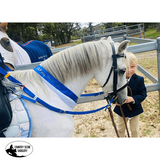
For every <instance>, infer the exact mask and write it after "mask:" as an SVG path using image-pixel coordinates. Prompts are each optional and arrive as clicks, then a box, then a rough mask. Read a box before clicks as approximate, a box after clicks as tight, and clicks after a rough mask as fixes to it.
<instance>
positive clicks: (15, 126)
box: [4, 93, 32, 138]
mask: <svg viewBox="0 0 160 160" xmlns="http://www.w3.org/2000/svg"><path fill="white" fill-rule="evenodd" d="M9 99H10V100H11V101H10V104H11V108H12V113H13V118H12V121H11V124H10V126H9V127H8V129H7V130H6V131H5V132H4V135H5V136H6V137H10V138H14V137H22V138H26V137H30V136H31V132H32V123H31V117H30V114H29V111H28V109H27V106H26V104H25V102H24V101H23V100H22V99H21V98H18V97H17V96H16V95H14V94H12V93H9Z"/></svg>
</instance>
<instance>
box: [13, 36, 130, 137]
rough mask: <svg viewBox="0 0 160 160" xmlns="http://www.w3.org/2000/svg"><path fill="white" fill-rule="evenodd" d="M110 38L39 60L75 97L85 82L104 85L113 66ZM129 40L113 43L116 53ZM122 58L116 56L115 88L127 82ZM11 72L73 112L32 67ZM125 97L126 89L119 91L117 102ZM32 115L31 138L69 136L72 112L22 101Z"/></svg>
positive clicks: (108, 88)
mask: <svg viewBox="0 0 160 160" xmlns="http://www.w3.org/2000/svg"><path fill="white" fill-rule="evenodd" d="M110 42H113V41H112V40H111V38H110V37H109V38H108V39H107V40H100V41H95V42H87V43H83V44H79V45H77V46H74V47H72V48H69V49H66V50H63V51H61V52H59V53H57V54H55V55H53V56H51V57H50V58H49V59H47V60H45V61H44V62H42V63H41V66H42V67H43V68H44V69H45V70H47V71H48V72H49V73H50V74H51V75H52V76H54V77H55V78H56V79H57V80H58V81H60V82H61V83H62V84H64V85H65V86H66V87H67V88H68V89H70V90H71V91H72V92H73V93H74V94H75V95H77V97H79V96H80V95H81V93H82V92H83V90H84V89H85V87H86V86H87V84H88V83H89V81H90V80H91V79H92V78H95V79H96V80H97V82H98V83H99V85H100V86H103V85H104V83H105V82H106V79H107V77H108V76H109V71H110V68H111V67H112V61H113V60H112V48H111V45H110ZM128 43H129V41H127V40H126V41H123V42H121V43H114V46H115V51H116V54H118V55H121V54H122V53H124V52H125V50H126V48H127V46H128ZM125 62H126V61H125V58H124V57H121V58H118V59H117V69H118V72H117V81H118V83H117V89H119V88H121V87H122V86H124V85H125V84H126V74H125V71H126V63H125ZM10 74H11V75H12V76H13V77H15V78H16V79H18V80H19V81H20V82H22V83H23V84H24V85H25V86H26V87H27V88H29V89H30V90H31V91H32V92H33V93H35V94H36V95H37V96H38V97H40V98H41V99H42V100H43V101H45V102H47V103H48V104H50V105H52V106H54V107H57V108H60V109H63V110H69V111H72V110H73V108H71V107H70V106H69V105H67V104H66V103H65V102H64V101H63V100H62V99H61V98H60V97H59V96H58V95H57V94H56V93H55V92H54V91H53V90H52V89H51V88H50V87H49V86H48V85H47V84H46V83H45V82H44V81H43V80H42V78H41V77H40V76H39V75H38V74H37V73H36V72H35V71H34V70H25V71H14V72H10ZM103 91H104V94H105V97H106V96H108V94H109V93H110V92H112V91H113V73H112V74H111V76H110V79H109V81H108V83H107V84H106V85H105V87H103ZM126 98H127V89H126V88H125V89H123V90H121V91H120V92H118V99H117V102H118V103H119V104H122V103H123V102H124V101H125V100H126ZM25 102H26V104H27V106H28V109H29V112H30V114H31V117H32V122H33V130H32V137H68V136H69V137H70V136H72V135H73V130H74V125H73V119H72V115H68V114H60V113H56V112H53V111H51V110H49V109H47V108H46V107H44V106H42V105H40V104H39V103H36V104H34V103H32V102H29V101H25Z"/></svg>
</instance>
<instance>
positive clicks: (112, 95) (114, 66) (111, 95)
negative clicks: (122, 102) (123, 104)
mask: <svg viewBox="0 0 160 160" xmlns="http://www.w3.org/2000/svg"><path fill="white" fill-rule="evenodd" d="M110 44H111V47H112V52H113V55H112V58H113V63H112V67H111V69H110V73H109V76H108V78H107V80H106V82H105V83H104V85H103V86H102V88H103V87H105V86H106V84H107V83H108V81H109V79H110V77H111V73H112V71H113V74H114V75H113V92H111V93H109V94H108V96H107V97H105V99H106V100H110V99H114V103H115V101H116V99H117V98H118V96H117V93H118V92H120V91H121V90H123V89H124V88H125V87H126V86H127V84H128V83H126V84H125V85H124V86H122V87H121V88H119V89H117V82H118V79H117V74H118V69H117V58H123V57H125V58H126V56H125V55H124V54H116V52H115V47H114V44H113V43H110Z"/></svg>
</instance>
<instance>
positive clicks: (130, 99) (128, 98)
mask: <svg viewBox="0 0 160 160" xmlns="http://www.w3.org/2000/svg"><path fill="white" fill-rule="evenodd" d="M131 102H134V99H133V98H132V97H130V96H128V97H127V99H126V101H125V103H131Z"/></svg>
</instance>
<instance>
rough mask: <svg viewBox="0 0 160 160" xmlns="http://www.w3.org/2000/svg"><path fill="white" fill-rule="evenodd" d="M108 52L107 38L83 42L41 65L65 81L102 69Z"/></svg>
mask: <svg viewBox="0 0 160 160" xmlns="http://www.w3.org/2000/svg"><path fill="white" fill-rule="evenodd" d="M104 52H105V53H104ZM107 52H108V50H107V42H106V40H102V41H97V42H88V43H83V44H79V45H77V46H74V47H71V48H68V49H66V50H63V51H61V52H59V53H57V54H55V55H53V56H52V57H50V58H49V59H48V60H46V61H44V62H43V63H41V66H42V67H44V68H45V69H46V70H47V71H48V72H50V73H51V74H52V75H53V76H54V77H55V78H56V79H58V80H59V81H60V82H62V83H64V82H65V81H67V80H69V79H71V78H74V77H76V76H79V75H80V76H84V75H87V74H88V73H89V72H91V71H93V70H98V69H99V70H101V69H102V66H103V64H102V59H103V54H107Z"/></svg>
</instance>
